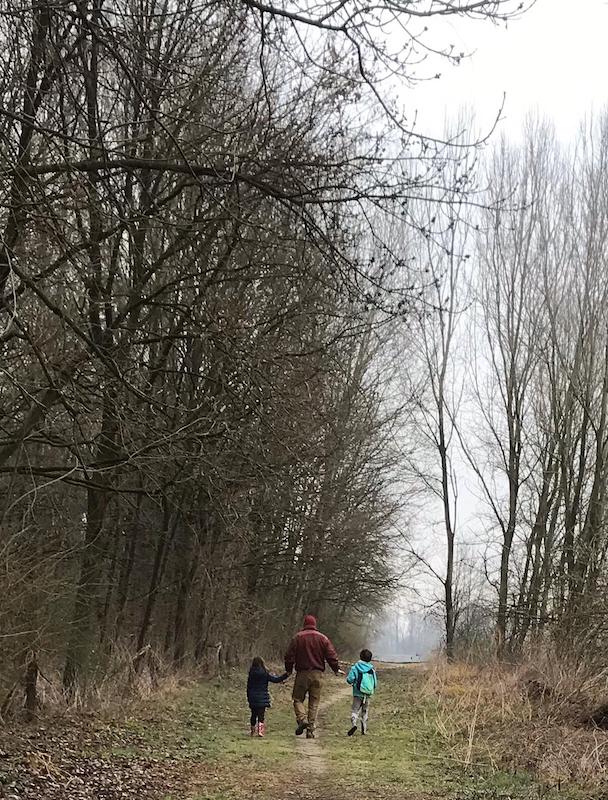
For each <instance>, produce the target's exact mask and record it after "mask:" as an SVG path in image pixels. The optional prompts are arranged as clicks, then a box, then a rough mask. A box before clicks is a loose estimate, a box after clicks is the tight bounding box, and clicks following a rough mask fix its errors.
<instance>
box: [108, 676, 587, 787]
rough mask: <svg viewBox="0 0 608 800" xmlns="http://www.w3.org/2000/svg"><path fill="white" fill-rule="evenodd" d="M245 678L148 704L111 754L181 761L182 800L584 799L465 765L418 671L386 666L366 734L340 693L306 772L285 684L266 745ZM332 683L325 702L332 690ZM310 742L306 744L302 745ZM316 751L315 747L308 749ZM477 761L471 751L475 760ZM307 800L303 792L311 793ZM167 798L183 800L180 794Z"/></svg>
mask: <svg viewBox="0 0 608 800" xmlns="http://www.w3.org/2000/svg"><path fill="white" fill-rule="evenodd" d="M245 680H246V676H245V674H244V673H238V674H237V673H235V674H232V675H229V676H227V677H224V678H223V679H221V680H215V681H203V682H201V683H199V684H197V685H196V686H192V687H189V688H188V689H186V690H183V691H181V692H180V693H177V694H176V695H174V696H173V702H171V701H170V700H169V699H168V698H167V697H165V698H164V700H163V701H162V702H156V703H154V704H152V703H150V704H149V705H148V706H147V707H146V708H145V709H144V710H143V713H141V714H138V715H137V717H133V718H131V719H129V720H127V721H126V722H123V723H122V724H123V725H124V726H125V727H126V732H125V735H124V736H123V737H122V738H121V742H120V745H117V746H116V747H115V749H114V750H113V753H114V755H122V756H124V757H130V758H142V757H143V758H154V759H168V760H170V761H178V762H179V763H183V764H184V774H185V773H186V772H187V773H188V775H192V776H193V778H192V780H190V778H188V780H187V783H188V785H189V786H190V787H191V791H190V793H189V794H188V797H189V798H196V800H244V798H251V797H264V798H265V799H266V798H268V800H271V799H274V800H283V798H285V797H288V796H291V795H293V794H296V795H298V796H301V797H303V798H305V800H308V798H309V797H315V798H318V800H330V798H331V800H343V798H346V797H349V798H350V797H353V796H355V797H363V798H365V797H374V798H375V800H385V798H390V799H391V800H439V798H449V799H450V800H539V798H543V799H544V800H558V798H559V800H575V799H576V798H581V799H582V798H585V799H586V800H588V799H589V798H590V797H591V795H590V794H589V793H579V794H577V793H576V792H575V791H574V790H572V791H569V792H568V791H565V790H564V789H563V788H562V791H561V793H559V794H558V793H556V792H554V791H552V790H549V789H545V788H544V787H542V786H540V785H539V784H537V783H536V782H535V781H534V779H533V778H532V777H531V776H530V775H527V774H526V773H523V772H520V773H518V774H516V775H513V774H509V773H507V772H501V771H496V770H493V769H491V768H490V766H489V765H487V764H486V765H484V764H476V765H475V766H474V767H471V766H468V767H467V766H466V765H464V764H462V763H459V762H457V761H455V760H454V759H453V758H451V757H450V754H451V751H448V748H447V747H446V746H445V744H444V743H443V741H442V739H441V736H440V733H439V731H438V728H437V725H436V719H437V712H438V706H437V701H436V700H435V699H434V698H432V697H429V696H428V695H426V694H425V693H424V692H422V691H421V687H422V684H423V682H424V680H425V678H424V673H422V672H421V671H418V670H416V669H403V670H401V669H399V670H386V671H384V672H381V674H380V689H379V692H378V693H377V694H376V695H375V696H374V698H373V700H372V705H371V714H370V731H369V735H368V736H366V737H362V736H361V735H360V734H357V735H356V736H354V737H352V738H349V737H347V736H346V731H347V730H348V728H349V727H350V698H349V697H348V696H347V695H345V696H343V697H342V696H341V697H340V698H339V699H338V700H337V701H336V702H335V703H334V704H333V705H331V706H330V707H329V709H328V710H327V711H326V712H325V714H324V716H322V718H321V720H320V738H319V742H318V748H317V749H320V751H321V753H322V756H323V758H324V759H325V764H326V771H325V774H323V776H322V777H321V779H320V780H319V778H318V777H317V776H315V775H308V774H307V772H306V770H307V763H306V759H302V758H301V754H302V750H301V748H296V746H295V744H296V740H295V737H294V735H293V728H294V720H293V711H292V706H291V688H292V685H293V684H292V682H291V681H290V682H288V683H287V684H286V685H284V686H275V687H273V688H272V694H273V708H272V709H270V710H269V712H268V715H267V724H268V729H267V730H268V733H267V736H266V737H265V738H264V739H257V738H256V739H251V738H250V737H249V736H248V726H249V710H248V707H247V702H246V698H245ZM339 686H340V684H339V683H338V682H337V681H336V680H335V679H331V680H330V681H328V682H327V684H326V686H325V689H324V700H327V699H328V698H329V697H330V696H331V693H332V692H335V691H338V690H339ZM307 746H308V745H307V743H303V747H304V748H306V747H307ZM315 747H317V745H315ZM473 757H474V759H475V754H473ZM311 791H312V792H313V794H310V792H311ZM167 800H183V795H175V797H170V798H169V797H168V798H167Z"/></svg>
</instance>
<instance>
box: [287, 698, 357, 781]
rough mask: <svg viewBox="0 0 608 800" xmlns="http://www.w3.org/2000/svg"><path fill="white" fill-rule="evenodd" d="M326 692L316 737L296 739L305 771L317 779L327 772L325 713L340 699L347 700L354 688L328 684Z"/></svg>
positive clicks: (300, 760)
mask: <svg viewBox="0 0 608 800" xmlns="http://www.w3.org/2000/svg"><path fill="white" fill-rule="evenodd" d="M324 692H325V694H326V699H325V700H323V701H322V702H321V705H320V706H319V724H318V726H317V730H316V732H315V738H314V739H306V738H305V737H304V736H301V737H298V738H297V739H296V753H297V757H298V761H299V762H300V763H301V764H302V765H303V767H304V771H305V773H306V774H308V775H311V776H313V777H314V778H315V779H316V780H318V779H319V778H321V777H323V776H324V775H325V773H326V772H327V761H326V759H325V755H324V753H323V745H322V739H323V723H324V717H325V713H326V712H327V710H328V709H329V708H331V706H333V705H334V704H335V703H337V702H338V701H339V700H345V699H346V698H347V697H348V696H349V695H350V694H351V692H352V688H351V687H350V686H348V685H341V686H333V685H329V686H328V685H326V686H325V687H324Z"/></svg>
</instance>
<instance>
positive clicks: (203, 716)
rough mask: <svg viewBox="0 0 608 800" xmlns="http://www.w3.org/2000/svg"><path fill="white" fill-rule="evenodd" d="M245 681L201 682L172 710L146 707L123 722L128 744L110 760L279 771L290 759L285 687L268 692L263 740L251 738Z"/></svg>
mask: <svg viewBox="0 0 608 800" xmlns="http://www.w3.org/2000/svg"><path fill="white" fill-rule="evenodd" d="M245 681H246V676H244V675H243V674H240V673H239V674H232V675H228V676H227V677H225V678H222V679H218V680H213V681H201V683H199V684H197V685H196V686H193V687H190V688H188V689H187V690H186V691H184V692H183V693H182V694H180V695H179V696H178V697H177V701H176V703H175V704H174V705H172V704H169V703H167V701H166V700H165V701H163V703H162V705H161V706H157V707H154V706H151V705H150V706H147V708H146V711H147V712H148V713H145V714H143V715H138V716H137V717H135V718H131V719H129V720H127V721H126V727H127V729H128V730H130V731H131V733H132V741H129V740H128V737H127V742H126V743H124V744H123V745H121V746H119V747H116V748H114V751H113V752H114V754H115V755H121V754H122V755H133V754H135V753H137V755H139V756H144V757H151V758H155V757H159V756H162V757H164V758H167V757H170V758H178V759H180V758H185V759H196V760H201V761H205V762H207V763H210V764H213V763H214V762H218V763H222V764H230V765H237V764H243V765H247V764H249V763H251V762H255V764H256V765H257V767H259V768H260V769H262V770H267V769H271V768H273V767H274V768H278V767H279V766H280V765H281V764H282V763H288V762H289V761H290V760H291V759H292V757H293V741H292V739H291V738H290V737H289V736H287V735H286V731H289V733H292V731H291V728H292V727H293V721H292V709H291V691H290V686H282V685H278V686H274V687H273V688H272V697H273V707H272V708H271V709H269V710H268V712H267V715H266V721H267V735H266V737H265V738H264V739H263V740H260V739H257V738H254V739H252V738H251V737H250V736H249V735H248V733H249V713H250V712H249V708H248V706H247V700H246V696H245Z"/></svg>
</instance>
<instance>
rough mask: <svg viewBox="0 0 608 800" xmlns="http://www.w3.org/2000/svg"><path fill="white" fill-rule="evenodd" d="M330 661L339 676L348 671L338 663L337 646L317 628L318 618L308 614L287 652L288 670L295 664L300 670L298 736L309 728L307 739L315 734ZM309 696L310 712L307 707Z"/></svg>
mask: <svg viewBox="0 0 608 800" xmlns="http://www.w3.org/2000/svg"><path fill="white" fill-rule="evenodd" d="M326 662H327V664H329V666H330V668H331V669H332V670H333V672H334V673H335V674H336V675H343V674H344V673H343V672H342V670H341V669H340V666H339V664H338V654H337V653H336V648H335V647H334V646H333V644H332V643H331V641H330V640H329V639H328V637H327V636H325V634H323V633H321V631H319V630H317V620H316V619H315V617H313V616H312V614H307V615H306V616H305V617H304V627H303V628H302V630H301V631H299V632H298V633H296V635H295V636H294V637H293V639H292V640H291V642H290V644H289V647H288V648H287V652H286V653H285V672H287V673H288V674H290V675H291V673H292V671H293V669H294V667H295V670H296V679H295V681H294V685H293V694H292V697H293V708H294V711H295V714H296V720H297V723H298V727H297V728H296V736H301V735H302V734H303V733H304V731H306V738H307V739H314V737H315V723H316V720H317V712H318V710H319V703H320V702H321V690H322V686H323V683H322V681H323V673H324V672H325V663H326ZM307 695H308V711H307V710H306V706H305V702H306V696H307Z"/></svg>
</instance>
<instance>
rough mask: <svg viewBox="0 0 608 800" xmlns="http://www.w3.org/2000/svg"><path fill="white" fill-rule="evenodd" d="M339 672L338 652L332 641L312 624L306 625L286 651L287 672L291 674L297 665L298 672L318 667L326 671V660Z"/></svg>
mask: <svg viewBox="0 0 608 800" xmlns="http://www.w3.org/2000/svg"><path fill="white" fill-rule="evenodd" d="M326 661H327V663H328V664H329V666H330V667H331V668H332V669H333V671H334V672H336V673H337V672H338V669H339V666H338V654H337V653H336V648H335V647H334V646H333V644H332V643H331V641H330V640H329V639H328V638H327V636H325V635H324V634H322V633H321V631H318V630H317V629H316V628H313V627H312V626H308V625H307V626H306V627H305V628H303V629H302V630H301V631H300V632H299V633H296V635H295V636H294V637H293V639H292V640H291V643H290V645H289V647H288V648H287V652H286V653H285V672H288V673H289V674H291V672H292V671H293V668H294V666H295V668H296V672H302V671H303V670H309V669H317V670H320V671H321V672H324V671H325V662H326Z"/></svg>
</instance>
